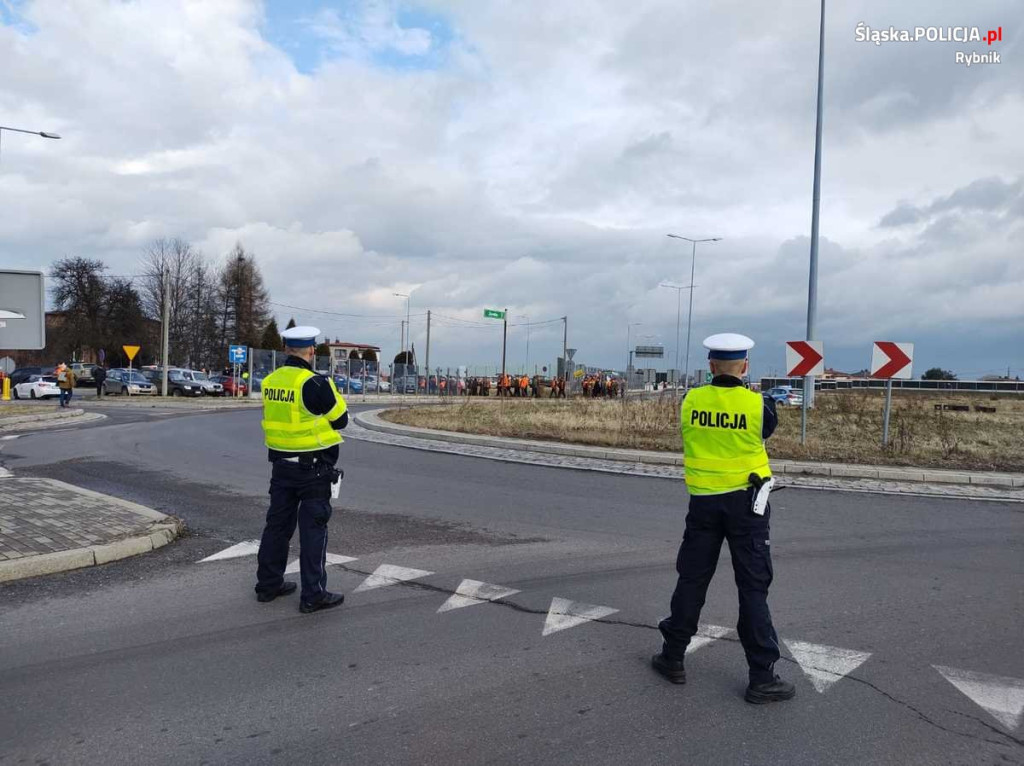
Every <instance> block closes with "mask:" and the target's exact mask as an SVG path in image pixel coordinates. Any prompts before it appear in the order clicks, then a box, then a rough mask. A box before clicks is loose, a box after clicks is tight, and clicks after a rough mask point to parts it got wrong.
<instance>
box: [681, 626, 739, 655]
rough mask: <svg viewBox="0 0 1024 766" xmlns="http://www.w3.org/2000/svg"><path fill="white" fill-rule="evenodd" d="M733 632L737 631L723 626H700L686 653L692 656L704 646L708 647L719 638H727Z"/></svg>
mask: <svg viewBox="0 0 1024 766" xmlns="http://www.w3.org/2000/svg"><path fill="white" fill-rule="evenodd" d="M733 632H735V631H734V630H733V629H732V628H723V627H722V626H721V625H698V626H697V633H696V635H694V637H693V638H691V639H690V644H689V646H687V647H686V653H687V654H692V653H693V652H695V651H697V650H698V649H700V648H701V647H702V646H707V645H708V644H710V643H711V642H712V641H716V640H718V639H719V638H725V637H726V636H728V635H729V634H730V633H733Z"/></svg>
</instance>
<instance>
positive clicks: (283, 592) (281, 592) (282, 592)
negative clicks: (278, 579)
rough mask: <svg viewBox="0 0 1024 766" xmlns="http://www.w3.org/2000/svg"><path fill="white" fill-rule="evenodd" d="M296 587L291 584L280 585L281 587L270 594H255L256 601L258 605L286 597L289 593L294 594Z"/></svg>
mask: <svg viewBox="0 0 1024 766" xmlns="http://www.w3.org/2000/svg"><path fill="white" fill-rule="evenodd" d="M297 587H298V586H297V585H296V584H295V583H293V582H284V583H281V587H280V588H278V589H277V590H276V591H274V592H272V593H257V594H256V600H257V601H259V602H260V603H263V604H265V603H267V602H268V601H273V600H274V599H275V598H277V597H278V596H287V595H288V594H289V593H294V592H295V589H296V588H297Z"/></svg>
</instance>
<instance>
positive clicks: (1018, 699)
mask: <svg viewBox="0 0 1024 766" xmlns="http://www.w3.org/2000/svg"><path fill="white" fill-rule="evenodd" d="M932 667H933V668H935V669H936V670H937V671H939V672H940V673H942V677H943V678H945V679H946V680H947V681H949V682H950V683H951V684H953V686H955V687H956V688H957V689H959V690H960V691H961V692H963V693H964V694H965V695H967V696H968V697H969V698H970V699H971V701H972V702H974V703H975V704H976V705H979V706H980V707H982V708H984V709H985V711H986V712H988V714H989V715H991V716H992V717H993V718H995V719H996V720H997V721H999V723H1001V724H1002V725H1003V726H1005V727H1006V728H1007V729H1010V730H1011V731H1012V730H1013V729H1016V728H1017V727H1018V726H1020V720H1021V715H1022V714H1024V681H1022V680H1020V679H1019V678H1010V677H1008V676H993V675H989V674H988V673H975V672H974V671H971V670H958V669H957V668H948V667H945V666H943V665H932Z"/></svg>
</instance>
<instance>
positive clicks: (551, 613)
mask: <svg viewBox="0 0 1024 766" xmlns="http://www.w3.org/2000/svg"><path fill="white" fill-rule="evenodd" d="M617 611H619V610H618V609H612V608H611V607H610V606H598V605H596V604H584V603H583V602H582V601H570V600H569V599H567V598H559V597H558V596H556V597H555V598H553V599H551V606H550V607H549V608H548V616H547V618H546V619H545V620H544V630H543V631H541V635H542V636H550V635H551V634H552V633H557V632H558V631H560V630H565V629H566V628H574V627H576V626H577V625H582V624H583V623H585V622H590V621H591V620H600V619H601V618H602V617H607V616H608V615H610V614H615V613H616V612H617Z"/></svg>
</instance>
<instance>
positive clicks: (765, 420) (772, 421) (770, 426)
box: [761, 396, 779, 439]
mask: <svg viewBox="0 0 1024 766" xmlns="http://www.w3.org/2000/svg"><path fill="white" fill-rule="evenodd" d="M762 398H763V399H764V415H763V416H762V417H761V438H762V439H767V438H768V437H769V436H771V435H772V434H773V433H775V426H777V425H778V424H779V414H778V412H776V411H775V400H774V399H772V398H771V397H770V396H764V397H762Z"/></svg>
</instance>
